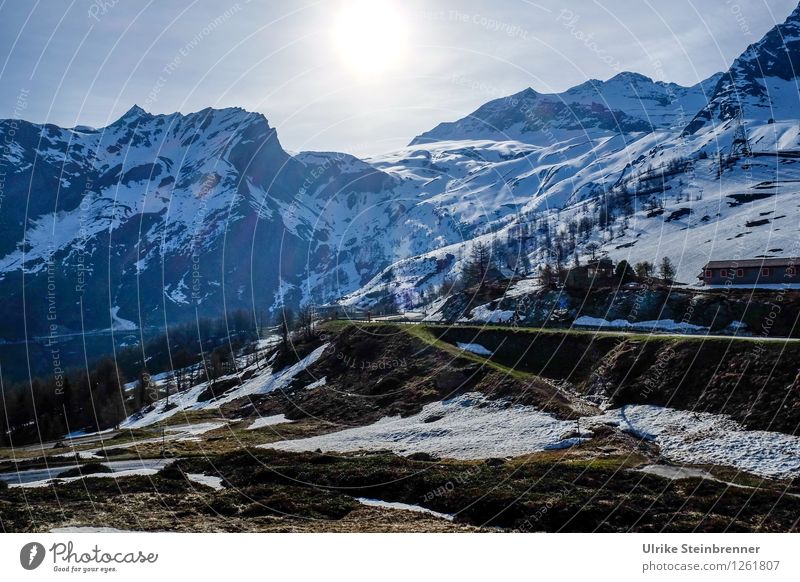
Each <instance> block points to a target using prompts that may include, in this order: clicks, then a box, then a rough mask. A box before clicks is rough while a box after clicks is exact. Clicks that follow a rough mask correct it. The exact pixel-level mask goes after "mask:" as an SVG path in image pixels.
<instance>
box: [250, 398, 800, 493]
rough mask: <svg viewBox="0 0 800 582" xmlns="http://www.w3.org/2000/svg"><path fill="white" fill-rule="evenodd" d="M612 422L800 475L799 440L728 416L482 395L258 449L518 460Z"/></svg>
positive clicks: (694, 461) (759, 469)
mask: <svg viewBox="0 0 800 582" xmlns="http://www.w3.org/2000/svg"><path fill="white" fill-rule="evenodd" d="M600 424H612V425H615V426H618V427H619V428H620V429H621V430H623V431H625V432H629V433H631V434H634V435H636V436H638V437H639V438H642V439H645V440H648V441H652V442H654V443H655V444H657V445H658V446H659V448H660V449H661V454H662V455H663V456H664V457H665V458H666V459H668V460H670V461H672V462H675V463H681V464H687V465H720V466H728V467H734V468H736V469H738V470H740V471H744V472H748V473H752V474H755V475H759V476H762V477H769V478H792V477H796V476H798V475H800V437H797V436H793V435H787V434H783V433H778V432H768V431H749V430H745V429H744V428H743V427H742V426H741V425H740V424H738V423H737V422H735V421H733V420H731V419H730V418H728V417H726V416H723V415H717V414H709V413H699V412H689V411H683V410H674V409H671V408H662V407H658V406H634V405H630V406H625V407H623V408H620V409H615V410H609V411H607V412H606V413H605V414H603V415H601V416H593V417H584V418H582V419H581V421H580V430H581V432H580V433H578V428H579V426H578V423H576V422H574V421H563V420H558V419H556V418H555V417H553V416H551V415H549V414H546V413H544V412H541V411H539V410H537V409H535V408H533V407H530V406H523V405H513V404H510V403H508V402H505V401H497V400H488V399H487V398H486V397H485V396H483V395H481V394H478V393H469V394H465V395H462V396H458V397H456V398H453V399H450V400H445V401H442V402H435V403H432V404H428V405H426V406H425V407H424V408H423V410H422V412H420V413H419V414H416V415H413V416H410V417H407V418H400V417H387V418H383V419H381V420H379V421H378V422H376V423H374V424H371V425H368V426H363V427H357V428H350V429H346V430H343V431H340V432H335V433H331V434H326V435H321V436H317V437H311V438H306V439H299V440H293V441H281V442H278V443H270V444H266V445H260V446H261V447H263V448H275V449H280V450H284V451H314V450H317V449H320V450H323V451H330V452H349V451H360V450H371V451H375V450H390V451H393V452H395V453H397V454H401V455H410V454H412V453H429V454H432V455H437V456H439V457H445V458H453V459H485V458H489V457H513V456H519V455H524V454H527V453H534V452H538V451H544V450H555V449H561V448H567V447H571V446H575V445H578V444H580V443H582V442H585V441H587V440H588V439H590V438H591V437H592V427H594V426H598V425H600Z"/></svg>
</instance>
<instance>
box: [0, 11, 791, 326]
mask: <svg viewBox="0 0 800 582" xmlns="http://www.w3.org/2000/svg"><path fill="white" fill-rule="evenodd" d="M799 31H800V9H798V10H796V11H795V12H794V13H792V15H791V16H790V17H789V19H788V20H787V22H786V23H784V24H782V25H780V26H778V27H776V28H775V29H773V30H772V31H770V32H769V33H768V34H767V35H766V36H765V37H764V39H763V40H761V41H760V42H758V43H756V44H754V45H752V46H751V47H749V48H748V49H747V50H746V51H745V53H744V54H743V55H742V56H741V57H739V58H738V59H737V60H736V61H735V62H734V63H733V65H732V67H731V69H730V70H729V71H727V72H725V73H723V74H719V75H715V76H713V77H711V78H709V79H707V80H705V81H703V82H701V83H698V84H697V85H695V86H693V87H681V86H678V85H675V84H669V83H663V82H656V81H653V80H651V79H648V78H647V77H644V76H642V75H638V74H635V73H621V74H619V75H617V76H615V77H613V78H612V79H609V80H608V81H594V80H591V81H587V82H586V83H583V84H581V85H579V86H577V87H574V88H572V89H570V90H568V91H565V92H564V93H561V94H549V95H548V94H541V93H537V92H536V91H534V90H533V89H526V90H525V91H522V92H520V93H517V94H515V95H512V96H509V97H507V98H503V99H497V100H494V101H491V102H489V103H487V104H486V105H484V106H482V107H480V108H479V109H478V110H477V111H476V112H474V113H473V114H471V115H469V116H467V117H465V118H464V119H461V120H457V121H454V122H448V123H443V124H440V125H439V126H437V127H436V128H434V129H433V130H431V131H429V132H426V133H424V134H422V135H420V136H418V137H417V138H415V139H414V140H413V141H412V142H411V144H410V145H409V146H408V147H406V148H403V149H401V150H399V151H396V152H391V153H388V154H385V155H381V156H376V157H373V158H369V159H366V160H359V159H356V158H354V157H353V156H350V155H347V154H342V153H335V152H314V153H311V152H305V153H300V154H297V155H291V154H289V153H287V152H286V151H285V150H284V149H283V148H282V147H281V145H280V142H279V140H278V136H277V134H276V131H275V130H274V129H273V128H272V127H270V125H269V123H268V122H267V120H266V119H265V118H264V117H263V116H262V115H260V114H256V113H249V112H246V111H243V110H241V109H223V110H214V109H206V110H203V111H199V112H197V113H192V114H189V115H182V114H177V113H175V114H171V115H151V114H149V113H146V112H145V111H143V110H142V109H140V108H138V107H134V108H133V109H131V110H130V111H129V112H128V113H126V114H125V115H124V116H123V117H122V118H120V119H119V120H117V121H116V122H114V123H112V124H111V125H109V126H108V127H105V128H99V129H92V128H86V127H76V128H72V129H64V128H58V127H55V126H52V125H36V124H31V123H27V122H24V121H18V120H6V121H3V122H0V143H4V144H6V147H5V148H3V150H2V151H0V161H2V164H3V168H4V169H5V171H6V177H5V189H4V195H5V197H4V199H3V200H2V207H1V208H0V291H1V292H2V293H3V297H4V302H2V304H0V321H2V323H0V337H15V336H19V335H21V334H22V333H23V332H24V330H26V329H27V333H28V334H31V333H34V334H46V333H49V332H50V331H51V330H52V329H53V328H51V327H50V325H51V324H55V325H56V328H55V329H58V330H67V329H68V330H79V329H82V328H87V329H91V328H108V327H112V326H113V327H117V328H119V329H133V328H134V327H139V326H144V325H164V324H165V323H167V322H172V321H177V320H182V319H188V318H190V317H194V316H195V315H196V314H200V315H215V314H219V313H220V312H222V311H224V310H230V309H233V308H247V309H251V310H254V311H258V312H260V311H268V310H270V309H273V308H275V307H276V306H278V305H280V304H281V302H283V301H285V302H287V303H289V304H292V305H298V304H301V303H307V302H314V303H322V302H327V301H333V300H337V299H341V298H343V300H344V301H347V302H350V303H362V304H374V303H375V302H379V301H384V300H387V299H388V300H394V301H397V302H400V303H402V304H404V305H406V306H408V305H412V304H414V303H418V302H421V301H425V300H426V297H429V296H430V295H429V291H430V290H431V289H432V288H433V287H437V286H440V285H441V284H442V283H443V282H445V281H447V280H449V279H451V278H452V277H453V276H455V275H457V274H458V273H459V271H460V268H461V266H462V265H463V264H464V259H465V257H467V256H468V254H469V252H470V248H471V246H472V245H473V244H474V242H475V241H484V242H487V243H490V244H491V245H492V247H493V248H494V250H495V252H496V253H497V254H498V257H500V262H501V263H502V264H501V268H502V269H503V270H505V271H506V273H507V274H512V273H514V272H515V271H516V273H517V274H523V275H528V276H531V277H533V276H535V273H536V269H537V266H539V265H541V264H542V263H543V262H545V261H547V260H552V259H553V257H554V256H558V258H559V259H561V260H563V261H571V260H574V257H575V256H576V255H577V256H579V257H580V256H581V255H583V254H584V249H585V247H586V245H588V244H589V243H597V244H598V245H600V246H601V249H602V250H604V251H606V252H608V253H609V254H610V255H611V256H612V258H615V259H622V258H625V259H627V260H629V261H633V262H636V261H639V260H645V259H646V260H651V261H652V260H658V259H659V258H660V257H662V256H664V255H669V256H670V257H671V258H672V259H673V260H674V261H675V262H676V263H678V278H679V280H682V281H685V282H693V281H694V280H695V277H696V275H697V273H698V272H699V269H700V267H701V266H702V265H703V263H704V262H705V261H706V260H708V259H710V258H715V259H719V258H731V257H734V256H759V255H787V254H794V255H798V254H800V253H799V252H798V249H797V248H796V247H797V236H796V233H797V224H798V219H800V210H798V209H800V194H798V189H797V188H796V187H795V186H796V184H798V183H800V165H798V159H800V139H799V135H800V102H798V94H800V93H799V92H798V86H797V77H796V75H795V73H794V71H795V70H796V69H795V64H797V63H800V57H799V56H798V54H800V53H799V52H798V51H800V32H799ZM26 326H27V328H26Z"/></svg>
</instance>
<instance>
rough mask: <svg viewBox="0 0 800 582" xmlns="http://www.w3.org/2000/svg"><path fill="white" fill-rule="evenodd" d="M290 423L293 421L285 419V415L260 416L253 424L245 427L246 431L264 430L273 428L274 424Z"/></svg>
mask: <svg viewBox="0 0 800 582" xmlns="http://www.w3.org/2000/svg"><path fill="white" fill-rule="evenodd" d="M290 422H294V421H293V420H289V419H288V418H286V415H284V414H275V415H273V416H262V417H261V418H257V419H255V420H254V421H253V424H251V425H250V426H248V427H247V430H258V429H259V428H264V427H265V426H275V425H276V424H287V423H290Z"/></svg>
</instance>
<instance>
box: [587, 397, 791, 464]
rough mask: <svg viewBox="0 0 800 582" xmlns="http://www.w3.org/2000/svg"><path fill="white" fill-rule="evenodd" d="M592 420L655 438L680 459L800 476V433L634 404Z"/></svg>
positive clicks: (668, 454)
mask: <svg viewBox="0 0 800 582" xmlns="http://www.w3.org/2000/svg"><path fill="white" fill-rule="evenodd" d="M586 420H588V421H589V422H611V423H613V424H616V425H618V426H619V427H620V428H621V429H623V430H625V431H627V432H630V433H632V434H635V435H637V436H639V437H640V438H643V439H646V440H650V441H653V442H655V443H656V444H657V445H658V446H659V447H660V448H661V453H662V454H663V455H664V456H665V457H666V458H667V459H669V460H671V461H673V462H676V463H681V464H689V465H723V466H730V467H734V468H736V469H739V470H741V471H746V472H748V473H753V474H755V475H760V476H762V477H772V478H789V477H796V476H798V475H800V437H796V436H791V435H787V434H783V433H779V432H768V431H760V430H745V429H744V428H743V427H742V426H741V425H740V424H739V423H738V422H736V421H734V420H731V419H730V418H728V417H727V416H722V415H718V414H709V413H706V412H689V411H685V410H674V409H672V408H662V407H660V406H650V405H629V406H624V407H622V408H620V409H617V410H610V411H608V412H607V413H606V414H605V415H603V416H600V417H592V418H589V419H586Z"/></svg>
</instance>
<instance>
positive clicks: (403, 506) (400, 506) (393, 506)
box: [356, 497, 455, 521]
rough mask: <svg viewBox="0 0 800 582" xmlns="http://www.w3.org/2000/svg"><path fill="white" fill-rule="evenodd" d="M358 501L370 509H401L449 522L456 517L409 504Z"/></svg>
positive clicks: (359, 498)
mask: <svg viewBox="0 0 800 582" xmlns="http://www.w3.org/2000/svg"><path fill="white" fill-rule="evenodd" d="M356 501H358V502H359V503H361V504H362V505H368V506H370V507H381V508H383V509H401V510H404V511H414V512H416V513H425V514H427V515H432V516H433V517H438V518H440V519H446V520H447V521H453V519H455V516H453V515H450V514H449V513H439V512H438V511H433V510H432V509H428V508H427V507H422V506H421V505H411V504H408V503H398V502H395V501H381V500H380V499H369V498H368V497H357V498H356Z"/></svg>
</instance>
